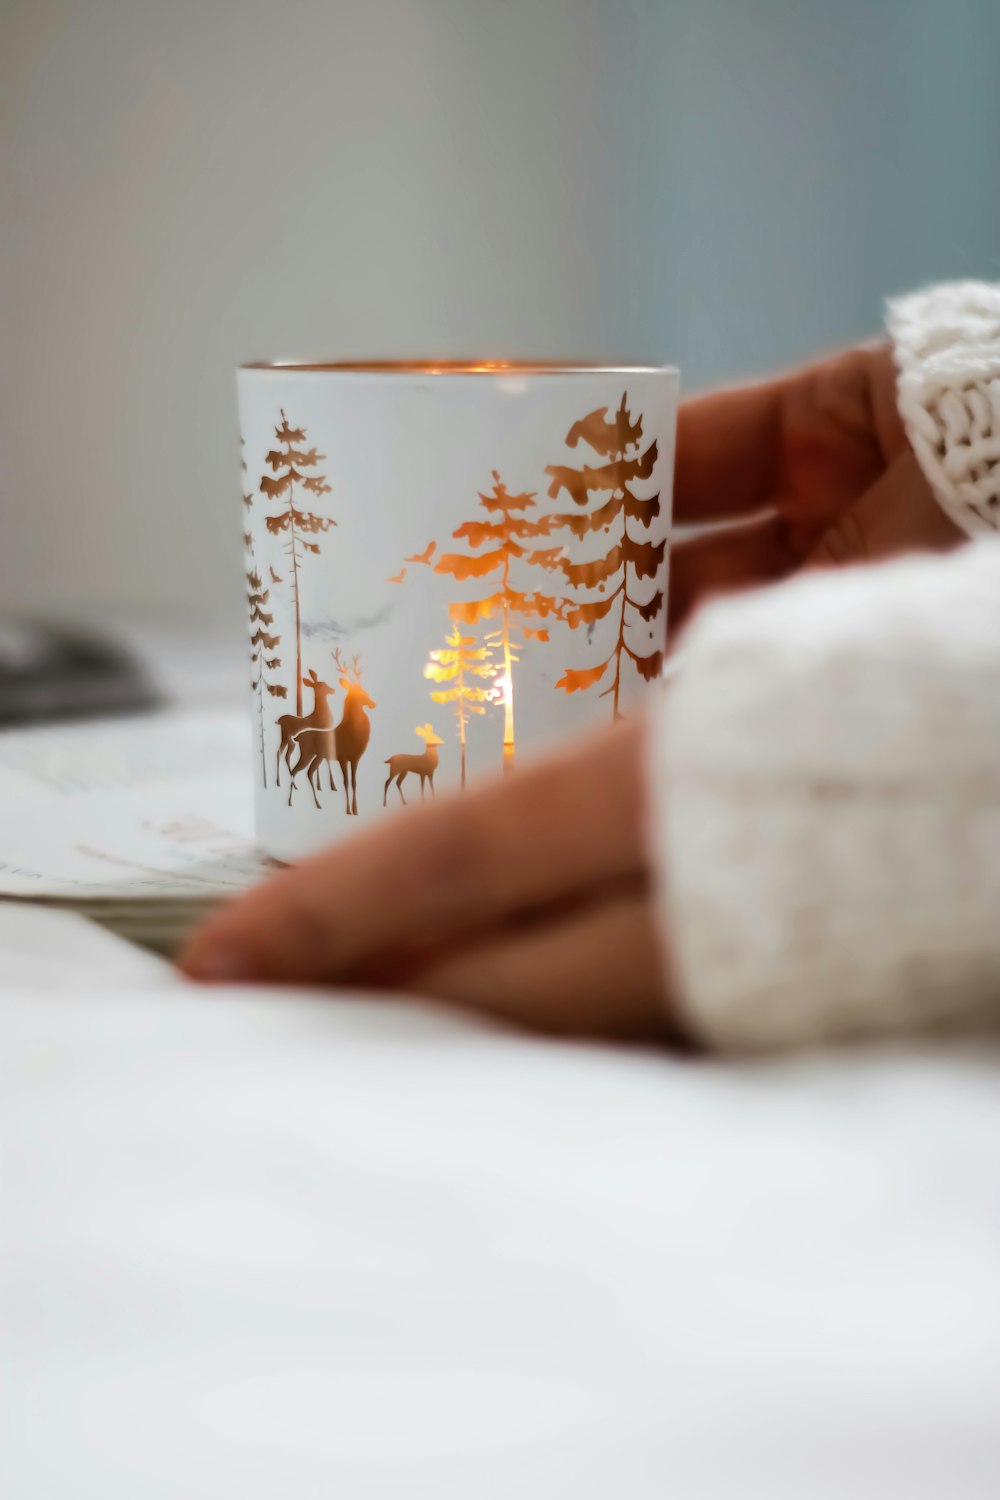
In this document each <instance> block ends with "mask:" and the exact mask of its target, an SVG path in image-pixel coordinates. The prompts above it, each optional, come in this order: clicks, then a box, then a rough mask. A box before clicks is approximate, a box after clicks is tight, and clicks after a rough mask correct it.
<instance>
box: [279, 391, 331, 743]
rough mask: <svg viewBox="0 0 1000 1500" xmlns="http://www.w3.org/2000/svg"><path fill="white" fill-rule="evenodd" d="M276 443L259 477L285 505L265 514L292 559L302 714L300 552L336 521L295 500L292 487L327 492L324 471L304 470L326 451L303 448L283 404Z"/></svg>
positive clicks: (300, 430) (299, 430)
mask: <svg viewBox="0 0 1000 1500" xmlns="http://www.w3.org/2000/svg"><path fill="white" fill-rule="evenodd" d="M274 436H275V447H273V448H272V449H271V451H270V452H269V453H268V455H267V457H266V459H265V460H264V462H265V463H267V464H268V465H269V466H270V468H271V473H270V474H264V475H263V476H262V477H261V481H260V489H261V494H262V495H264V496H266V498H267V499H268V500H281V501H282V502H283V506H284V508H283V509H282V510H280V511H279V512H278V513H277V515H273V516H267V517H266V525H267V529H268V531H269V532H270V533H271V535H272V536H284V537H285V538H286V541H285V548H284V550H285V552H286V554H287V556H288V557H289V559H290V561H291V569H292V571H291V581H290V587H291V591H292V603H293V605H294V609H295V712H296V713H297V714H298V715H300V716H301V714H302V618H301V607H300V601H299V570H300V568H301V567H302V561H303V555H304V554H305V553H307V552H312V553H318V552H319V543H318V542H317V541H310V540H309V538H310V537H316V536H317V535H318V534H319V533H320V532H325V531H329V529H330V527H331V526H336V524H337V523H336V521H334V520H333V519H332V517H330V516H318V515H315V514H313V512H312V511H308V510H305V509H302V508H301V506H300V505H297V504H296V494H295V487H296V485H298V486H299V487H300V489H301V490H303V491H305V492H307V494H309V495H315V496H317V497H318V496H321V495H329V494H330V491H331V486H330V485H329V484H327V482H326V475H325V474H307V473H306V472H305V471H306V470H307V469H315V468H317V466H318V465H319V464H321V463H322V462H323V460H324V459H325V457H326V455H325V454H324V453H317V451H316V449H315V448H310V449H308V450H307V449H306V448H305V440H306V429H305V428H304V427H290V426H289V424H288V419H287V418H286V416H285V411H284V408H282V410H281V425H280V426H278V427H275V429H274Z"/></svg>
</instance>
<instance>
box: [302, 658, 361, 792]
mask: <svg viewBox="0 0 1000 1500" xmlns="http://www.w3.org/2000/svg"><path fill="white" fill-rule="evenodd" d="M333 659H334V661H335V662H336V664H337V666H338V667H339V668H340V670H341V672H342V674H343V675H342V676H341V678H340V686H341V687H342V688H343V689H344V692H345V693H346V695H347V696H346V697H345V699H344V713H343V717H342V718H341V720H340V723H339V724H338V725H337V726H336V728H334V727H333V725H332V724H330V725H327V726H323V727H312V728H308V729H300V730H298V731H297V733H296V734H295V736H294V739H293V741H292V744H294V746H295V748H296V749H297V750H298V752H299V757H298V760H297V761H296V762H295V764H294V766H292V765H290V766H289V769H290V771H291V776H292V786H293V787H294V785H295V778H296V776H297V775H298V774H299V772H300V771H302V770H304V771H305V773H306V776H307V778H308V781H309V787H310V790H311V791H312V794H313V801H314V802H315V804H316V806H317V807H319V805H320V801H319V796H318V795H317V793H318V789H319V775H320V771H321V770H322V769H323V766H324V764H325V765H326V766H327V768H328V769H329V772H330V790H331V791H334V790H335V787H334V783H333V762H334V761H337V763H338V764H339V766H340V770H341V774H342V775H343V778H344V811H345V812H346V813H347V814H348V815H349V816H350V815H352V814H354V815H357V811H358V761H359V760H360V759H361V757H362V755H364V753H365V750H366V749H367V748H368V740H369V738H370V736H371V725H370V723H369V721H368V715H367V713H366V712H365V710H366V709H369V708H374V707H375V700H374V698H370V697H369V696H368V694H367V693H366V692H365V690H364V688H363V687H362V686H361V676H360V671H361V669H360V662H359V659H358V657H357V656H355V658H354V665H353V667H351V668H348V667H347V665H346V663H345V662H343V661H342V660H341V656H340V652H339V651H336V652H334V653H333ZM291 800H292V793H291V790H289V793H288V802H289V806H290V805H291Z"/></svg>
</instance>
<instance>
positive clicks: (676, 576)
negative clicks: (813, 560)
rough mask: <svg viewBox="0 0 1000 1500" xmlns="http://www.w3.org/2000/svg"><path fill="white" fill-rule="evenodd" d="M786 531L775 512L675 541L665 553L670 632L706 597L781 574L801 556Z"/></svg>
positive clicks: (789, 568)
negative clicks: (667, 558)
mask: <svg viewBox="0 0 1000 1500" xmlns="http://www.w3.org/2000/svg"><path fill="white" fill-rule="evenodd" d="M789 535H790V533H789V529H788V527H787V525H786V524H785V523H784V522H783V521H782V520H781V519H780V518H779V517H778V516H766V517H761V518H759V519H756V520H754V521H751V522H748V523H747V524H746V525H745V526H728V527H726V528H724V529H719V530H716V531H714V532H708V533H707V534H706V535H704V536H699V537H693V538H692V539H691V540H690V541H686V542H678V543H676V544H675V546H674V547H673V549H672V551H671V555H670V588H669V591H668V625H669V630H670V633H671V634H673V632H674V631H676V630H677V629H678V628H679V627H680V626H681V625H682V624H683V623H684V621H685V620H686V619H687V618H688V616H689V615H690V614H691V613H692V611H693V610H694V608H695V606H696V605H697V604H699V603H701V602H702V601H703V600H704V599H705V598H706V597H710V596H711V595H713V594H726V593H731V592H733V591H734V590H736V589H742V588H751V587H753V586H755V585H757V584H762V583H772V582H774V581H775V580H776V579H779V578H784V577H785V575H786V574H787V573H790V572H791V571H792V569H793V568H795V567H796V566H797V565H798V563H799V562H800V561H801V557H800V556H799V555H798V554H797V553H795V552H794V551H793V550H792V547H791V545H790V542H789Z"/></svg>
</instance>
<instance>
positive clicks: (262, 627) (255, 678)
mask: <svg viewBox="0 0 1000 1500" xmlns="http://www.w3.org/2000/svg"><path fill="white" fill-rule="evenodd" d="M270 595H271V591H270V589H266V588H264V587H263V584H262V582H261V576H260V574H259V573H258V571H257V569H256V567H250V568H248V569H247V609H248V611H249V615H250V690H251V692H252V693H254V694H255V695H256V698H257V727H258V732H259V734H260V763H261V769H262V770H263V773H264V785H265V786H267V756H266V753H265V749H264V693H265V691H266V692H267V693H268V694H269V695H270V696H271V697H272V698H284V697H286V696H287V694H288V689H287V688H286V687H285V686H284V684H283V683H276V682H268V681H267V675H268V673H270V672H276V671H278V670H280V668H281V657H280V656H275V655H274V653H275V651H276V650H277V649H278V647H279V646H280V645H281V636H280V635H277V634H272V633H271V632H270V626H271V625H272V624H273V622H274V616H273V614H271V613H270V612H269V611H267V609H266V605H267V604H268V603H269V601H270Z"/></svg>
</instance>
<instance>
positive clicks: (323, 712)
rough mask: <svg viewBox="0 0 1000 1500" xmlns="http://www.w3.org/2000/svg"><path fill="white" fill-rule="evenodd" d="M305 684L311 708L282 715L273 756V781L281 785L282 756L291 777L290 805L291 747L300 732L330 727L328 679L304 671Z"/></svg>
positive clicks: (330, 690) (331, 723) (293, 773)
mask: <svg viewBox="0 0 1000 1500" xmlns="http://www.w3.org/2000/svg"><path fill="white" fill-rule="evenodd" d="M303 681H304V683H305V686H306V687H311V688H312V690H313V708H312V713H309V714H282V715H281V718H280V719H279V720H278V721H277V722H278V729H279V731H280V733H281V742H280V744H279V745H278V754H277V756H276V759H275V772H274V774H275V780H276V781H277V784H278V786H280V785H281V760H282V757H284V761H285V765H286V766H287V768H288V770H289V773H290V774H291V778H292V785H291V786H290V787H289V789H288V805H289V807H290V806H291V804H292V791H293V789H294V786H295V772H294V771H293V770H292V750H293V749H294V748H295V745H296V742H297V740H298V737H299V735H300V734H302V733H303V731H312V730H323V731H325V730H328V729H331V728H332V727H333V711H332V710H331V708H330V703H329V699H330V694H331V693H333V692H334V691H335V690H334V688H333V687H331V685H330V683H328V682H321V681H320V680H319V678H318V677H317V676H316V673H315V672H314V671H312V670H310V671H309V672H307V674H306V676H305V678H304V679H303ZM330 790H331V791H334V790H335V788H334V785H333V772H332V771H331V773H330Z"/></svg>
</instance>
